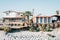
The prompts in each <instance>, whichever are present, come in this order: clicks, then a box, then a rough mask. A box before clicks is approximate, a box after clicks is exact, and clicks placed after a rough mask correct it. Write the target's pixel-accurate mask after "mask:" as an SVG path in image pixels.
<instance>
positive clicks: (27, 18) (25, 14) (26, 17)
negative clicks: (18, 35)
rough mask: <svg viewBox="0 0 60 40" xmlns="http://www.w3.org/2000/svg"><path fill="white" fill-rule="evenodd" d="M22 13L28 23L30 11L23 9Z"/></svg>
mask: <svg viewBox="0 0 60 40" xmlns="http://www.w3.org/2000/svg"><path fill="white" fill-rule="evenodd" d="M23 15H24V17H25V19H26V22H27V23H29V16H32V13H31V12H30V11H25V12H24V14H23Z"/></svg>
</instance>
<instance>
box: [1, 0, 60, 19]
mask: <svg viewBox="0 0 60 40" xmlns="http://www.w3.org/2000/svg"><path fill="white" fill-rule="evenodd" d="M33 9H34V15H39V14H41V15H47V16H49V15H54V14H55V12H56V10H59V11H60V0H0V18H2V17H3V16H4V13H3V12H4V11H8V10H13V11H22V12H23V11H31V12H32V10H33Z"/></svg>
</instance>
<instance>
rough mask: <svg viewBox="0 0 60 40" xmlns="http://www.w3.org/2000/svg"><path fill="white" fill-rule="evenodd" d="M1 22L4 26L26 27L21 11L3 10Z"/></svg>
mask: <svg viewBox="0 0 60 40" xmlns="http://www.w3.org/2000/svg"><path fill="white" fill-rule="evenodd" d="M4 13H5V16H4V17H3V23H4V26H5V27H11V28H22V27H27V23H26V19H25V16H24V15H23V12H16V11H6V12H4Z"/></svg>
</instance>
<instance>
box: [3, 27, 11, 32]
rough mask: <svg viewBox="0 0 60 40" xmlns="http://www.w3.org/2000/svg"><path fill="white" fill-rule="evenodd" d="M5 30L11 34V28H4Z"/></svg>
mask: <svg viewBox="0 0 60 40" xmlns="http://www.w3.org/2000/svg"><path fill="white" fill-rule="evenodd" d="M3 30H4V31H6V32H9V31H11V28H10V27H4V28H3Z"/></svg>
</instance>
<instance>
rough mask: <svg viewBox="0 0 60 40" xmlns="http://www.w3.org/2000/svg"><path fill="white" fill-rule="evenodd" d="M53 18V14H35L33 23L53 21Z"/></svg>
mask: <svg viewBox="0 0 60 40" xmlns="http://www.w3.org/2000/svg"><path fill="white" fill-rule="evenodd" d="M51 19H52V17H51V16H34V17H33V23H40V24H47V23H52V20H51ZM49 21H50V22H49Z"/></svg>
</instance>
